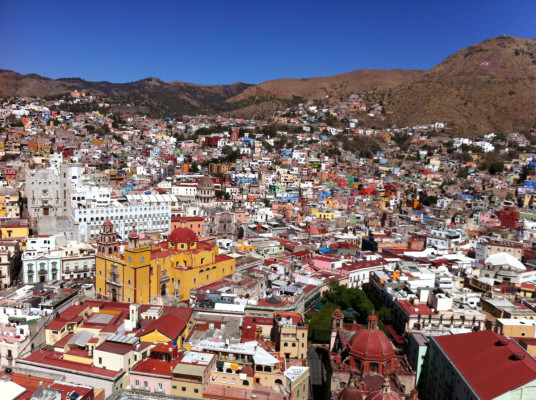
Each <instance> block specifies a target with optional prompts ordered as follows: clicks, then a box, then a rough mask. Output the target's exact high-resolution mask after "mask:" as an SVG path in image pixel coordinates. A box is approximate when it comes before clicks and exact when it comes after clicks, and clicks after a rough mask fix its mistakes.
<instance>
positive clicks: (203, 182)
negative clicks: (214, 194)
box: [197, 176, 215, 190]
mask: <svg viewBox="0 0 536 400" xmlns="http://www.w3.org/2000/svg"><path fill="white" fill-rule="evenodd" d="M197 189H198V190H199V189H205V190H207V189H208V190H214V189H215V186H214V182H212V179H210V177H208V176H204V177H202V178H201V179H200V180H199V183H198V184H197Z"/></svg>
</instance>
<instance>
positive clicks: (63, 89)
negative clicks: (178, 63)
mask: <svg viewBox="0 0 536 400" xmlns="http://www.w3.org/2000/svg"><path fill="white" fill-rule="evenodd" d="M250 86H252V85H249V84H247V83H242V82H237V83H234V84H232V85H196V84H193V83H186V82H167V83H166V82H163V81H161V80H160V79H157V78H146V79H142V80H139V81H136V82H129V83H110V82H90V81H85V80H83V79H80V78H61V79H50V78H45V77H42V76H39V75H36V74H29V75H21V74H19V73H17V72H13V71H7V70H0V97H9V96H22V97H32V96H35V97H45V96H57V95H62V94H65V93H69V92H71V91H73V90H84V91H88V92H90V93H91V94H93V95H99V96H105V97H109V98H112V99H114V100H116V101H118V102H131V103H133V104H136V105H142V106H145V107H146V108H148V109H149V110H150V111H154V112H155V113H170V114H171V113H173V114H174V113H180V112H186V111H190V110H193V109H197V108H199V107H204V106H209V105H212V104H217V103H222V102H224V101H225V100H227V99H228V98H230V97H233V96H236V95H237V94H239V93H241V92H243V91H244V90H245V89H247V88H248V87H250Z"/></svg>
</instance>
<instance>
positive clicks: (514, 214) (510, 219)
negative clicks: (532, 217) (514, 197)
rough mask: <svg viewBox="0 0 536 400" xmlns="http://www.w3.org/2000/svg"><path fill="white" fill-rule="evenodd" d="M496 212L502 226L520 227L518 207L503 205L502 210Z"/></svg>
mask: <svg viewBox="0 0 536 400" xmlns="http://www.w3.org/2000/svg"><path fill="white" fill-rule="evenodd" d="M495 214H496V215H497V218H499V221H501V228H510V229H517V228H519V226H520V224H519V211H518V210H517V208H516V207H503V208H502V210H499V211H497V212H496V213H495Z"/></svg>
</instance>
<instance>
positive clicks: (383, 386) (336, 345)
mask: <svg viewBox="0 0 536 400" xmlns="http://www.w3.org/2000/svg"><path fill="white" fill-rule="evenodd" d="M343 321H344V314H343V313H342V312H341V311H340V310H339V309H337V310H335V312H334V313H333V317H332V330H331V342H330V347H331V348H330V350H331V352H330V361H331V369H332V371H333V373H332V377H331V391H332V393H333V394H334V395H335V397H336V396H339V397H338V398H339V399H345V400H346V399H376V398H378V399H379V398H389V399H400V400H401V399H407V398H411V399H417V392H416V390H415V372H414V371H413V370H412V369H411V367H410V365H409V362H408V360H407V358H406V356H399V355H397V354H396V352H395V349H394V347H393V345H392V344H391V342H390V341H389V339H388V338H387V335H386V334H385V333H383V332H382V331H381V330H379V329H378V317H377V316H375V315H374V314H373V315H369V317H368V327H367V328H363V327H362V326H361V325H358V324H355V323H354V324H352V325H350V326H344V325H343ZM341 389H342V390H341ZM358 392H359V393H358ZM358 394H359V395H358ZM380 394H388V395H389V396H390V397H377V395H380Z"/></svg>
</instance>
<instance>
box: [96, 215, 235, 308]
mask: <svg viewBox="0 0 536 400" xmlns="http://www.w3.org/2000/svg"><path fill="white" fill-rule="evenodd" d="M235 265H236V263H235V260H234V259H233V258H231V257H228V256H226V255H222V254H219V248H218V246H212V245H211V244H210V243H208V242H206V241H201V240H200V239H199V238H198V237H197V235H196V234H195V233H194V232H193V231H192V230H191V229H189V228H176V229H174V230H173V232H171V234H170V235H169V236H168V238H167V240H166V241H163V242H160V243H154V244H142V243H140V237H139V234H138V233H137V232H136V230H135V229H132V231H131V232H130V234H129V235H128V243H126V244H125V243H120V242H119V240H118V237H117V233H116V231H115V229H114V226H113V224H112V222H110V221H109V220H108V221H106V222H105V223H104V225H103V226H102V229H101V233H100V237H99V239H98V241H97V256H96V279H95V291H96V294H97V296H98V297H101V298H106V299H110V300H112V301H123V302H127V303H149V302H151V301H155V300H158V298H159V297H161V296H172V297H174V298H176V299H177V300H178V301H189V300H190V290H192V289H195V288H197V287H199V286H203V285H206V284H209V283H212V282H215V281H218V280H220V279H222V278H223V277H224V276H227V275H232V274H233V273H234V272H235Z"/></svg>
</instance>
